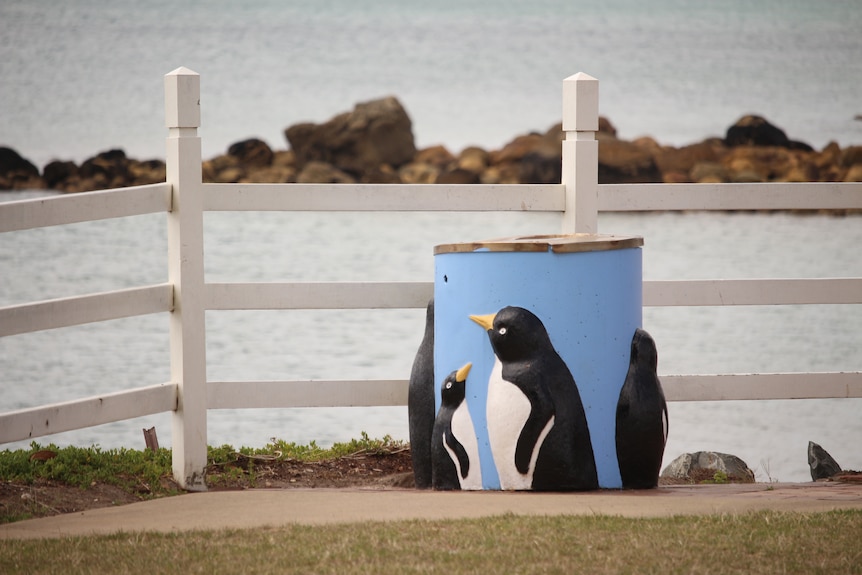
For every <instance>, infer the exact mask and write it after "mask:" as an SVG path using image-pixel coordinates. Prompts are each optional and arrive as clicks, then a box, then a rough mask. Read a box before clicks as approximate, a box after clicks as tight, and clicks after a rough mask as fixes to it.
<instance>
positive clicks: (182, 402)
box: [165, 68, 207, 491]
mask: <svg viewBox="0 0 862 575" xmlns="http://www.w3.org/2000/svg"><path fill="white" fill-rule="evenodd" d="M199 107H200V77H199V76H198V74H196V73H194V72H192V71H191V70H187V69H185V68H178V69H177V70H174V71H173V72H171V73H170V74H168V75H167V76H165V120H166V125H167V127H168V129H169V134H168V138H167V162H166V164H167V170H166V171H167V181H168V183H169V184H170V185H171V189H172V191H173V196H172V201H171V211H170V212H169V213H168V226H167V228H168V279H169V281H170V283H171V284H173V286H174V308H173V310H172V312H171V321H170V333H171V380H172V381H174V382H175V383H177V394H178V401H177V409H176V411H174V415H173V417H172V422H173V425H172V459H173V463H172V466H173V474H174V479H175V480H176V481H177V482H178V483H179V484H180V486H181V487H183V488H184V489H188V490H191V491H204V490H206V483H205V481H204V468H205V467H206V457H207V406H206V327H205V312H204V298H205V296H206V292H205V290H204V245H203V185H202V177H201V140H200V138H199V137H197V135H196V134H197V126H198V124H199V123H200V111H199Z"/></svg>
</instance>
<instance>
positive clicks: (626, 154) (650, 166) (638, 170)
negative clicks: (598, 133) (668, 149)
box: [599, 138, 662, 184]
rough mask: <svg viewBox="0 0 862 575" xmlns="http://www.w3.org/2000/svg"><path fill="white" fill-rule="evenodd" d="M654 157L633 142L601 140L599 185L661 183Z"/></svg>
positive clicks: (610, 139) (612, 139)
mask: <svg viewBox="0 0 862 575" xmlns="http://www.w3.org/2000/svg"><path fill="white" fill-rule="evenodd" d="M661 181H662V175H661V171H659V169H658V166H657V165H656V163H655V160H654V159H653V155H652V154H651V153H650V152H649V151H648V150H645V149H644V148H643V147H641V146H638V145H636V144H634V143H632V142H626V141H624V140H618V139H615V138H603V139H600V140H599V183H600V184H638V183H649V182H661Z"/></svg>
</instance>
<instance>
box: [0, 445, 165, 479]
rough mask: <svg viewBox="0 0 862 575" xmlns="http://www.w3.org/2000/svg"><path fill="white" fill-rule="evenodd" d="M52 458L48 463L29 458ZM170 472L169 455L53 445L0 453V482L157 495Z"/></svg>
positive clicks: (163, 452)
mask: <svg viewBox="0 0 862 575" xmlns="http://www.w3.org/2000/svg"><path fill="white" fill-rule="evenodd" d="M39 452H41V453H42V454H48V455H51V454H56V455H54V456H53V457H50V458H49V459H37V458H33V457H31V456H34V454H37V453H39ZM170 470H171V452H170V450H167V449H159V450H158V451H149V450H146V451H136V450H134V449H109V450H105V451H103V450H102V449H100V448H99V447H98V446H96V447H86V448H82V447H64V448H62V449H61V448H58V447H57V446H56V445H54V444H50V445H48V446H44V447H43V446H41V445H39V444H38V443H36V442H33V443H31V444H30V450H24V449H19V450H16V451H10V450H5V451H2V452H0V480H2V481H10V482H15V483H24V484H32V483H34V482H35V481H37V480H39V479H45V480H51V481H56V482H59V483H64V484H66V485H71V486H74V487H81V488H86V487H87V486H89V485H91V484H92V483H94V482H100V483H107V484H109V485H117V486H119V487H123V488H126V489H134V490H139V489H140V487H141V486H142V485H146V486H147V487H148V488H149V489H150V490H155V491H159V487H158V486H159V485H160V481H159V480H160V479H161V478H162V477H163V476H165V475H166V474H169V473H170Z"/></svg>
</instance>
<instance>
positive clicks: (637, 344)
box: [631, 328, 658, 371]
mask: <svg viewBox="0 0 862 575" xmlns="http://www.w3.org/2000/svg"><path fill="white" fill-rule="evenodd" d="M631 361H632V363H633V364H637V365H638V366H639V367H643V368H647V369H650V370H652V371H657V370H658V350H656V347H655V341H654V340H653V338H652V336H651V335H650V334H649V333H647V332H646V330H643V329H641V328H638V329H636V330H635V335H634V337H633V338H632V359H631Z"/></svg>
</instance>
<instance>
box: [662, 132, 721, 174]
mask: <svg viewBox="0 0 862 575" xmlns="http://www.w3.org/2000/svg"><path fill="white" fill-rule="evenodd" d="M723 148H724V146H723V144H722V143H721V141H720V140H718V141H716V140H705V141H703V142H700V143H697V144H691V145H689V146H683V147H681V148H672V147H667V148H660V149H658V150H655V151H654V152H653V158H654V159H655V163H656V165H657V166H658V169H659V170H660V171H661V173H662V174H668V173H678V174H686V175H690V174H691V172H692V170H693V168H694V167H695V166H696V165H698V164H702V163H710V164H714V163H717V162H719V161H720V159H721V155H722V152H723V151H724V150H723ZM691 177H692V181H695V182H697V181H699V180H698V179H694V176H691Z"/></svg>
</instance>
